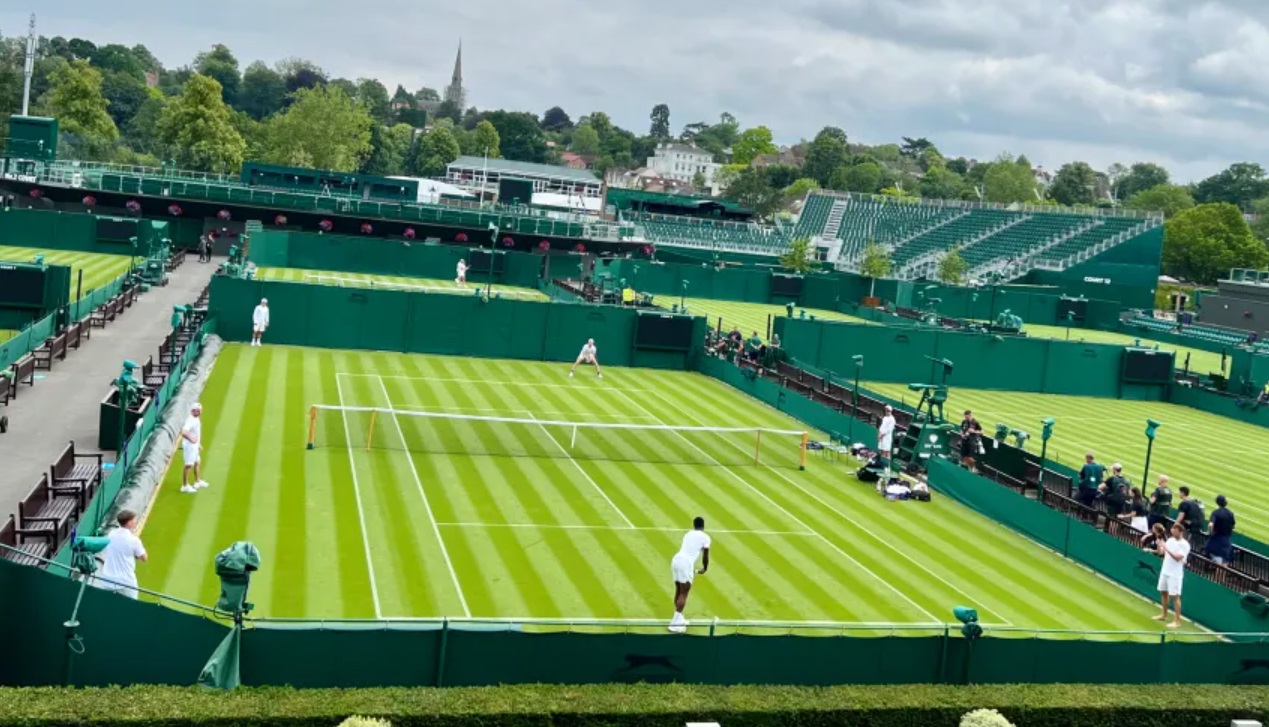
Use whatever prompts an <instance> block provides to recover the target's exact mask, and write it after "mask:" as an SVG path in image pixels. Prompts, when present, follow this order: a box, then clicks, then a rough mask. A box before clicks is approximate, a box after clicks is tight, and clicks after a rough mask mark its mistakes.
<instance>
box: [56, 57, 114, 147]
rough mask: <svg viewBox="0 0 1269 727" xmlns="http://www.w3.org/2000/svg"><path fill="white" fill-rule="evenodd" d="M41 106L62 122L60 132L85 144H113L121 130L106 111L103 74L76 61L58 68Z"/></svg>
mask: <svg viewBox="0 0 1269 727" xmlns="http://www.w3.org/2000/svg"><path fill="white" fill-rule="evenodd" d="M50 80H51V81H52V86H51V87H50V88H49V90H48V93H47V94H46V95H45V98H43V99H41V103H40V106H42V107H43V108H44V110H45V111H46V112H47V113H48V114H49V115H50V116H54V117H56V118H57V119H58V121H59V122H60V123H61V130H62V131H65V132H67V133H68V134H76V135H79V136H81V137H83V138H84V139H85V140H86V141H114V140H115V139H118V138H119V129H118V128H117V127H116V126H115V122H114V120H113V119H111V118H110V114H109V113H108V112H107V111H106V99H105V97H104V96H103V95H102V92H101V86H102V78H101V72H100V71H98V70H97V69H96V68H93V67H92V66H90V65H89V64H88V61H85V60H77V61H74V62H72V63H69V64H67V65H65V66H62V67H61V68H59V69H58V70H57V71H56V72H55V73H54V75H53V77H52V78H51V79H50Z"/></svg>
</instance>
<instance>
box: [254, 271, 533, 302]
mask: <svg viewBox="0 0 1269 727" xmlns="http://www.w3.org/2000/svg"><path fill="white" fill-rule="evenodd" d="M256 278H257V279H259V280H288V281H291V282H294V283H310V284H321V285H339V286H345V287H356V288H375V287H380V288H388V289H397V290H419V291H420V292H429V293H454V294H457V295H475V291H476V290H482V291H483V290H484V289H485V286H484V284H483V283H480V282H478V281H476V280H471V281H468V283H467V286H466V287H464V288H459V287H458V285H457V284H456V283H455V282H454V281H453V279H449V280H438V279H435V278H407V277H398V276H391V275H369V274H366V273H342V272H331V271H329V270H304V269H301V268H257V269H256ZM493 290H494V292H496V293H500V294H502V295H505V296H515V297H517V298H522V299H529V300H548V297H547V296H546V295H545V294H543V293H542V292H541V291H538V290H534V289H533V288H520V287H516V286H513V285H498V284H495V285H494V286H493Z"/></svg>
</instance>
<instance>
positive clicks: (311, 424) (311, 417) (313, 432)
mask: <svg viewBox="0 0 1269 727" xmlns="http://www.w3.org/2000/svg"><path fill="white" fill-rule="evenodd" d="M316 438H317V405H316V404H314V405H313V406H310V407H309V408H308V447H307V448H308V449H312V448H313V442H314V441H315V440H316Z"/></svg>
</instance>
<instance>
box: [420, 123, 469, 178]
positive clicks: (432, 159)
mask: <svg viewBox="0 0 1269 727" xmlns="http://www.w3.org/2000/svg"><path fill="white" fill-rule="evenodd" d="M458 154H459V149H458V140H457V139H455V138H454V134H453V132H451V131H450V130H449V128H447V127H444V126H440V127H437V128H434V129H432V130H431V131H429V132H427V133H426V134H424V135H423V136H422V137H421V138H420V139H419V141H418V143H417V144H415V145H414V149H413V150H412V153H411V158H410V163H409V164H408V168H409V170H410V172H411V173H412V174H415V175H418V176H421V177H437V176H440V175H442V174H444V173H445V168H446V167H447V166H448V165H449V163H450V162H452V161H454V160H455V159H457V158H458Z"/></svg>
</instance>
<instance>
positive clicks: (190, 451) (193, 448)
mask: <svg viewBox="0 0 1269 727" xmlns="http://www.w3.org/2000/svg"><path fill="white" fill-rule="evenodd" d="M181 457H182V458H183V459H184V460H185V466H186V467H192V466H194V465H196V464H198V445H197V444H190V443H189V442H186V443H184V444H182V445H181Z"/></svg>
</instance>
